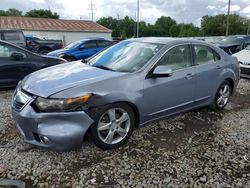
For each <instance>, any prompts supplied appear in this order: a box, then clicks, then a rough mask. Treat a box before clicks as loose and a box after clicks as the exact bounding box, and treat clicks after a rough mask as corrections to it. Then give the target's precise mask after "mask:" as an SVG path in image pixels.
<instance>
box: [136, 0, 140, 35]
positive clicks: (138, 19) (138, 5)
mask: <svg viewBox="0 0 250 188" xmlns="http://www.w3.org/2000/svg"><path fill="white" fill-rule="evenodd" d="M139 12H140V2H139V0H137V31H136V37H137V38H139V22H140V14H139Z"/></svg>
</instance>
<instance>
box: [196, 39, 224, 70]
mask: <svg viewBox="0 0 250 188" xmlns="http://www.w3.org/2000/svg"><path fill="white" fill-rule="evenodd" d="M194 52H195V54H194V56H195V61H196V64H198V65H202V64H209V63H215V62H217V61H219V60H220V55H219V54H218V53H216V52H215V51H214V50H212V49H211V48H210V47H208V46H204V45H198V44H197V45H194Z"/></svg>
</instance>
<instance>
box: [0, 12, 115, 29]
mask: <svg viewBox="0 0 250 188" xmlns="http://www.w3.org/2000/svg"><path fill="white" fill-rule="evenodd" d="M0 28H1V29H23V30H35V31H78V32H100V33H102V32H106V33H110V32H111V30H109V29H107V28H106V27H104V26H102V25H100V24H98V23H95V22H92V21H84V20H63V19H49V18H30V17H13V16H0Z"/></svg>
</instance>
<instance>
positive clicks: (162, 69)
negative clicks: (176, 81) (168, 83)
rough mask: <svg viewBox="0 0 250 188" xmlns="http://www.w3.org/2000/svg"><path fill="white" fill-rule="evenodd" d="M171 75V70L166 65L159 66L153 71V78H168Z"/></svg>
mask: <svg viewBox="0 0 250 188" xmlns="http://www.w3.org/2000/svg"><path fill="white" fill-rule="evenodd" d="M172 74H173V71H172V68H171V67H170V66H166V65H159V66H157V67H156V68H155V69H154V71H153V77H169V76H172Z"/></svg>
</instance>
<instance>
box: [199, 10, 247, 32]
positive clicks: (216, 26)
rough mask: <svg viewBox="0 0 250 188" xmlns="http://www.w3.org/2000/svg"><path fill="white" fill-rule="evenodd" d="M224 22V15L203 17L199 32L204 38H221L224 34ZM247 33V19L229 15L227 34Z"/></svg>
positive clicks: (225, 17) (225, 18)
mask: <svg viewBox="0 0 250 188" xmlns="http://www.w3.org/2000/svg"><path fill="white" fill-rule="evenodd" d="M226 20H227V16H226V15H225V14H219V15H216V16H208V15H207V16H203V17H202V20H201V30H202V33H203V35H204V36H221V35H225V32H226ZM246 31H247V19H245V18H243V17H241V16H239V15H237V14H231V15H230V16H229V34H230V35H236V34H246Z"/></svg>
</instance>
